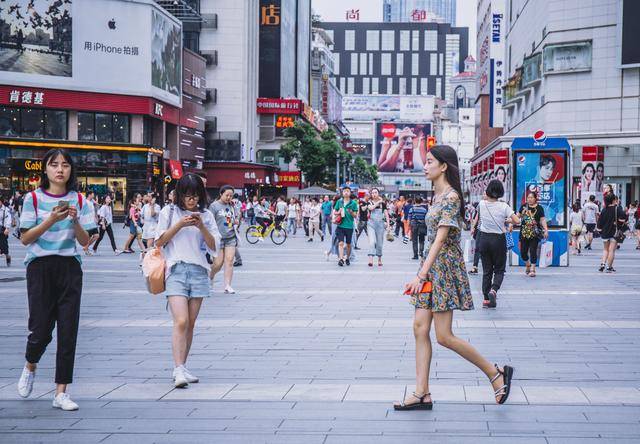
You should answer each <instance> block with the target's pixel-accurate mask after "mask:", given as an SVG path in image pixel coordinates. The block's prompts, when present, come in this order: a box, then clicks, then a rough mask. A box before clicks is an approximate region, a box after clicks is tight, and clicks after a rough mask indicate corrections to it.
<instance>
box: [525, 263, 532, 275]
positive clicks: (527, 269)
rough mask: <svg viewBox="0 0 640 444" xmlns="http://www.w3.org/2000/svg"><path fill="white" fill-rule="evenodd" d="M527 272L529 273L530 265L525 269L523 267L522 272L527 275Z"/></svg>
mask: <svg viewBox="0 0 640 444" xmlns="http://www.w3.org/2000/svg"><path fill="white" fill-rule="evenodd" d="M529 273H531V266H530V265H528V266H527V267H526V268H525V269H524V274H526V275H527V276H529Z"/></svg>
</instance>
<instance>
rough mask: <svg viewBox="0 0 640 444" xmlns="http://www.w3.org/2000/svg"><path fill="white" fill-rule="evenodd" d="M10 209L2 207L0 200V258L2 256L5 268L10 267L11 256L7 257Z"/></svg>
mask: <svg viewBox="0 0 640 444" xmlns="http://www.w3.org/2000/svg"><path fill="white" fill-rule="evenodd" d="M12 220H13V219H12V217H11V209H10V208H9V207H8V206H6V205H4V203H3V202H2V199H0V256H2V255H4V258H5V260H6V261H7V267H10V266H11V256H10V255H9V227H11V221H12Z"/></svg>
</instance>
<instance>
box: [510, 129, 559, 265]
mask: <svg viewBox="0 0 640 444" xmlns="http://www.w3.org/2000/svg"><path fill="white" fill-rule="evenodd" d="M570 155H571V146H570V145H569V142H568V141H567V139H566V138H562V137H546V136H545V134H544V132H542V131H538V132H536V134H535V135H534V136H533V137H518V138H515V139H514V140H513V143H512V144H511V162H512V163H511V165H512V169H511V171H512V172H513V181H512V183H513V187H512V192H513V194H512V199H511V202H512V204H513V209H514V211H520V208H521V207H522V206H523V205H525V204H526V196H527V194H528V193H529V192H531V191H533V192H535V193H536V194H537V195H538V205H540V206H541V207H542V209H543V210H544V215H545V219H546V221H547V226H548V228H549V238H548V239H547V241H549V242H552V243H553V258H552V261H551V266H554V267H566V266H568V265H569V227H568V224H569V221H568V218H569V215H568V207H569V199H570V196H569V194H570V189H569V186H570V179H571V176H570V167H571V159H570ZM513 238H514V242H515V247H514V248H513V250H511V265H514V266H515V265H525V263H524V261H523V260H522V259H521V257H520V245H519V239H520V231H519V230H514V232H513ZM541 244H542V242H541Z"/></svg>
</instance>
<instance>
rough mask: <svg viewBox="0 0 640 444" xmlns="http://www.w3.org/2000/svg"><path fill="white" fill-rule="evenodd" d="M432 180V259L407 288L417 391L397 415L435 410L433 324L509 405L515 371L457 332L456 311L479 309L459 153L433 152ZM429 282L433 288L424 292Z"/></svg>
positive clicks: (435, 149)
mask: <svg viewBox="0 0 640 444" xmlns="http://www.w3.org/2000/svg"><path fill="white" fill-rule="evenodd" d="M424 172H425V174H426V176H427V179H429V180H431V182H432V183H433V187H434V191H435V196H434V199H433V203H432V205H431V206H430V208H429V213H428V214H427V220H426V221H427V230H428V237H427V246H426V250H428V255H427V259H426V260H425V261H424V263H423V264H422V266H421V267H420V269H419V270H418V274H417V276H416V277H415V279H413V280H412V281H411V282H410V283H408V284H407V285H406V286H405V288H406V290H407V292H408V293H410V294H412V295H413V296H412V298H411V302H412V305H414V306H415V315H414V321H413V334H414V337H415V340H416V390H415V391H414V392H413V393H412V394H410V395H408V396H406V397H405V399H404V400H403V401H402V402H399V403H396V404H394V408H395V409H396V410H431V408H432V407H433V404H432V400H431V394H430V393H429V368H430V365H431V339H430V336H429V332H430V330H431V323H432V322H433V323H434V324H435V330H436V339H437V341H438V344H440V345H442V346H443V347H446V348H448V349H450V350H452V351H454V352H456V353H457V354H459V355H460V356H462V357H463V358H465V359H466V360H467V361H469V362H471V363H472V364H474V365H475V366H476V367H478V368H479V369H480V370H482V372H483V373H484V374H485V375H487V377H488V378H489V380H490V381H491V384H492V386H493V389H494V393H495V398H496V402H497V403H498V404H504V402H505V401H506V400H507V398H508V397H509V392H510V389H511V379H512V377H513V368H512V367H509V366H508V365H505V366H504V367H502V368H500V367H498V365H497V364H496V365H494V364H491V363H490V362H489V361H487V360H486V359H485V358H484V357H483V356H482V355H480V353H478V351H477V350H476V349H475V348H473V346H472V345H471V344H469V343H468V342H467V341H465V340H462V339H460V338H458V337H457V336H455V335H454V334H453V332H452V331H451V325H452V322H453V310H473V299H472V297H471V289H470V288H469V279H468V277H467V271H466V269H465V265H464V260H463V257H462V249H461V248H460V227H461V223H462V220H463V218H464V202H463V198H462V189H461V186H460V172H459V169H458V156H457V154H456V151H455V150H454V149H453V148H451V147H450V146H447V145H437V146H434V147H433V148H432V149H431V150H430V151H429V152H428V153H427V162H426V164H425V166H424ZM425 282H431V284H432V289H431V291H430V292H428V293H422V292H421V291H422V290H423V286H424V284H425Z"/></svg>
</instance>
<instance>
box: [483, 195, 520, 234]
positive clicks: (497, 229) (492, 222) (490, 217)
mask: <svg viewBox="0 0 640 444" xmlns="http://www.w3.org/2000/svg"><path fill="white" fill-rule="evenodd" d="M478 210H479V211H480V231H482V232H483V233H493V234H502V233H504V232H505V231H506V228H505V226H504V223H505V220H507V219H509V218H510V217H511V216H512V215H513V209H511V207H510V206H509V205H508V204H506V203H505V202H501V201H497V202H489V201H486V200H481V201H480V203H479V204H478Z"/></svg>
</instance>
